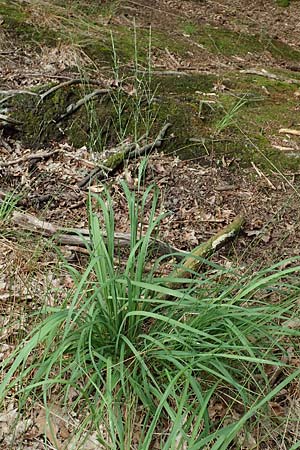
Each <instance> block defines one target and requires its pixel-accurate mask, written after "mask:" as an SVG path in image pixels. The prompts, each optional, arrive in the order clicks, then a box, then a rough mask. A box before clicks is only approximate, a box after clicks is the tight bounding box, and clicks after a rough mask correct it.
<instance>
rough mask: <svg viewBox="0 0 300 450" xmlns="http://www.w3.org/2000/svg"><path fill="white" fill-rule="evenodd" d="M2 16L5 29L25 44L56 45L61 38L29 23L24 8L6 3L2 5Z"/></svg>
mask: <svg viewBox="0 0 300 450" xmlns="http://www.w3.org/2000/svg"><path fill="white" fill-rule="evenodd" d="M0 15H1V17H2V19H3V24H2V27H3V29H4V30H6V31H7V32H9V33H11V34H13V36H14V37H15V38H16V39H17V40H18V41H19V42H22V43H23V44H24V43H25V44H31V45H37V44H38V43H43V44H46V45H55V43H56V41H57V39H58V38H59V34H58V33H56V32H54V31H53V30H50V29H48V28H42V27H38V26H37V25H32V24H30V23H27V22H26V21H27V20H28V15H27V13H26V8H24V7H23V8H21V6H16V5H8V4H6V2H4V5H3V4H1V3H0Z"/></svg>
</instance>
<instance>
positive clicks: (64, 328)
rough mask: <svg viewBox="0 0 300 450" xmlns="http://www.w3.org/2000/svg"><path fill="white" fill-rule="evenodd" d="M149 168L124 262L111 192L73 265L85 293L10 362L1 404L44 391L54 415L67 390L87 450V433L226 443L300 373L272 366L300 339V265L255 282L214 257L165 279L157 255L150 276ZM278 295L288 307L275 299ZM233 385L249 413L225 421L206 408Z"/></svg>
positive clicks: (180, 444) (196, 444)
mask: <svg viewBox="0 0 300 450" xmlns="http://www.w3.org/2000/svg"><path fill="white" fill-rule="evenodd" d="M145 166H146V164H145V163H144V164H141V166H140V172H139V177H138V179H139V183H138V186H137V190H136V191H130V189H129V188H128V187H127V185H126V184H125V183H122V187H123V190H124V195H125V197H126V199H127V204H128V211H129V218H130V225H131V227H130V249H129V252H128V256H127V259H126V261H125V262H122V263H120V264H118V249H117V248H116V245H115V240H114V229H115V224H114V211H113V204H112V199H111V197H110V194H109V192H108V191H105V192H104V193H103V195H102V196H98V195H93V196H91V197H90V199H89V207H88V213H89V224H90V234H91V247H90V256H89V262H88V264H87V267H86V268H85V270H84V271H79V270H76V269H75V268H74V267H73V266H70V265H69V264H67V265H66V267H67V269H68V271H69V273H70V275H71V276H72V278H73V280H74V284H75V289H74V291H73V292H72V293H71V294H70V296H69V297H68V298H66V299H65V301H64V302H62V304H60V305H59V306H56V307H49V308H46V309H45V311H44V319H43V320H42V321H41V323H40V324H39V325H38V326H37V327H36V328H35V329H34V330H33V331H32V332H31V333H30V334H29V336H28V337H27V338H26V339H25V340H24V341H23V342H22V343H21V344H20V345H19V347H18V348H17V349H16V350H15V352H13V354H12V355H11V356H10V357H9V358H8V359H7V360H6V361H4V362H3V363H2V365H1V371H2V373H3V381H2V383H1V385H0V400H1V402H3V401H4V398H5V396H6V395H8V394H11V393H12V392H14V391H15V392H17V395H18V398H19V401H20V407H21V408H22V407H25V405H26V404H27V402H28V401H29V397H30V398H32V397H37V398H40V399H43V401H44V404H45V407H46V410H48V411H49V408H50V407H49V403H50V402H51V400H52V395H53V394H54V393H55V396H56V398H58V397H57V394H58V393H60V394H61V396H60V398H61V399H62V406H65V407H67V408H68V409H69V410H70V409H71V408H72V409H74V413H75V414H76V413H77V414H78V413H79V410H80V414H81V416H82V417H83V419H82V424H81V426H80V427H78V429H77V430H76V434H77V441H78V442H77V444H76V445H77V446H76V448H78V449H79V448H85V446H84V442H83V440H84V436H86V432H85V430H86V429H87V428H88V429H91V430H95V431H96V432H97V436H98V440H99V442H100V444H101V445H102V446H103V447H104V448H107V449H110V450H117V449H118V450H127V449H128V448H130V445H131V442H132V440H133V439H134V436H138V442H137V444H136V445H137V448H138V449H140V450H147V449H151V448H153V445H154V443H156V445H159V448H161V449H162V450H169V449H171V448H189V449H195V450H196V449H199V450H200V449H203V448H211V449H214V450H225V449H227V448H230V444H231V443H232V441H233V440H234V439H235V437H236V436H237V434H238V433H239V432H240V430H241V428H242V427H244V426H245V424H246V423H247V422H248V421H249V420H250V419H251V418H252V417H254V415H255V414H257V413H258V412H259V411H260V410H261V409H262V408H263V407H265V406H266V405H267V403H268V401H270V400H271V399H272V398H273V397H274V396H275V395H277V394H278V392H279V391H280V390H282V389H283V388H284V387H285V386H287V385H288V384H289V383H290V382H291V381H292V380H293V379H294V378H295V377H297V376H298V375H299V370H298V371H293V369H292V368H290V369H289V370H290V375H288V376H287V377H286V378H285V379H284V380H283V381H282V382H281V383H280V384H279V385H278V386H275V387H273V388H272V387H271V386H270V384H269V378H268V375H267V373H266V371H265V368H266V367H268V366H269V365H271V366H272V367H280V366H283V365H284V364H283V363H282V361H281V358H282V356H283V355H284V354H285V346H287V347H288V346H289V341H290V339H293V338H295V337H296V336H297V337H299V335H300V332H299V331H298V330H295V329H291V328H288V327H287V326H285V325H284V324H285V323H286V320H287V318H289V317H291V316H292V315H293V308H294V298H295V296H296V295H298V294H299V292H298V290H299V289H298V288H297V283H295V278H293V277H297V276H298V272H299V270H300V267H299V266H293V267H289V268H286V269H280V266H279V264H278V265H274V266H273V267H270V268H269V269H267V270H264V271H261V272H259V273H258V274H255V275H254V276H252V277H250V278H249V276H248V275H247V274H246V275H245V276H239V277H238V276H237V274H235V273H234V272H231V271H229V270H225V269H224V268H221V267H218V266H216V265H213V264H212V265H211V270H210V269H209V267H210V263H209V262H208V261H206V264H207V265H208V266H207V267H208V269H207V272H206V273H202V274H194V275H196V276H195V277H194V278H191V279H184V280H182V279H180V280H179V279H177V278H176V279H174V277H173V276H172V274H171V275H169V276H168V277H160V276H158V275H157V273H158V271H159V267H160V263H161V262H162V259H158V260H157V261H156V262H155V263H154V264H153V265H152V268H151V269H150V270H148V272H147V271H146V270H145V267H146V262H147V260H148V258H149V257H150V255H151V246H152V241H151V236H152V235H153V234H154V233H155V232H156V230H157V228H158V226H159V223H160V220H161V219H162V217H163V216H157V213H156V209H157V203H158V196H159V192H158V190H157V188H156V187H155V186H149V187H148V188H146V189H145V187H144V186H142V180H143V173H144V169H145ZM98 208H100V210H101V211H102V216H103V224H102V225H101V224H100V222H99V216H98V213H96V210H97V209H98ZM146 215H147V217H148V223H147V226H146V228H145V229H143V227H142V226H141V223H142V219H143V223H144V222H145V217H146ZM144 227H145V225H144ZM295 261H296V260H295ZM281 280H283V281H282V282H281ZM289 280H290V281H289ZM175 284H176V285H177V286H178V284H180V285H182V286H183V287H182V288H181V289H175V288H172V287H171V286H172V285H173V286H174V285H175ZM272 293H273V294H274V293H276V294H277V296H278V298H280V303H278V304H273V303H272V302H270V301H269V300H268V295H271V294H272ZM287 369H288V367H287ZM70 389H72V390H73V391H75V392H76V399H75V400H74V399H73V400H72V402H70V400H69V399H70ZM223 391H224V392H225V393H226V392H227V393H228V392H229V393H230V395H229V397H228V398H231V402H232V403H231V406H230V408H234V406H235V404H236V402H239V403H240V404H242V405H244V408H245V410H244V414H242V415H241V418H240V419H238V420H234V419H233V417H231V416H229V421H227V425H225V424H222V423H221V424H220V426H219V427H216V426H215V425H214V424H213V423H211V421H210V417H209V413H208V404H209V402H210V400H211V398H212V396H214V395H215V394H216V393H218V395H220V394H221V393H222V392H223ZM230 408H229V410H230ZM166 430H168V431H166ZM158 436H160V437H158ZM82 439H83V440H82Z"/></svg>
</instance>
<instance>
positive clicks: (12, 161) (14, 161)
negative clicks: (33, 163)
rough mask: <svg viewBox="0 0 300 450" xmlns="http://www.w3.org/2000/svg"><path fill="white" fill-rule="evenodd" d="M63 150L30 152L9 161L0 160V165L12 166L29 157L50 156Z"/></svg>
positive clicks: (27, 159)
mask: <svg viewBox="0 0 300 450" xmlns="http://www.w3.org/2000/svg"><path fill="white" fill-rule="evenodd" d="M62 151H63V150H61V149H56V150H53V151H51V152H40V153H31V154H30V155H25V156H22V157H20V158H17V159H14V160H11V161H0V167H8V166H13V165H14V164H19V163H23V162H26V161H30V160H31V159H46V158H50V156H53V155H55V154H56V153H61V152H62Z"/></svg>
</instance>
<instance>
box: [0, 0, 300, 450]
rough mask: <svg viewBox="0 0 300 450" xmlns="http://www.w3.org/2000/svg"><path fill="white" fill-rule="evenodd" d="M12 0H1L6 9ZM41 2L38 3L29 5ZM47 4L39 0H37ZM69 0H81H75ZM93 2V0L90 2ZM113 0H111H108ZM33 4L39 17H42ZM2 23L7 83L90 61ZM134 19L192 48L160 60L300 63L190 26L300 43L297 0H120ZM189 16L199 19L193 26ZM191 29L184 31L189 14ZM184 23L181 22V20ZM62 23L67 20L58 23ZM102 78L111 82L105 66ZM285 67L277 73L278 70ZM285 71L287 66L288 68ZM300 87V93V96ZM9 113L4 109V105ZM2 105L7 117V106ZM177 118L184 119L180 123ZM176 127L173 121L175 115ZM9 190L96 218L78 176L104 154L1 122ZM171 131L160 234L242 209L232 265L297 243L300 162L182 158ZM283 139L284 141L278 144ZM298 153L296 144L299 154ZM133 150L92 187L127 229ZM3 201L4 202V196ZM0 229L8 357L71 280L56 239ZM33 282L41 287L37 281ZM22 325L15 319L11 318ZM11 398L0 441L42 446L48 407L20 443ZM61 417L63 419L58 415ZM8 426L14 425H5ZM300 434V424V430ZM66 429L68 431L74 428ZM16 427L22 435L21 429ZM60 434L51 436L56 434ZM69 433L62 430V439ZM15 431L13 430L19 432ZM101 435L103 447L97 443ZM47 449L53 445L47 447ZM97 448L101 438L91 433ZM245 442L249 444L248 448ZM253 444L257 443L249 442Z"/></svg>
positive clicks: (17, 85) (175, 64) (120, 23)
mask: <svg viewBox="0 0 300 450" xmlns="http://www.w3.org/2000/svg"><path fill="white" fill-rule="evenodd" d="M9 3H10V2H9V1H7V2H6V1H3V0H2V1H0V6H1V7H2V10H3V11H5V10H4V9H3V8H5V6H9ZM21 3H24V5H25V6H27V7H31V9H32V11H31V12H32V15H31V21H33V20H37V21H39V20H40V19H41V16H39V14H41V5H38V4H36V3H35V2H30V0H28V1H25V2H21V1H20V2H11V4H17V5H18V4H21ZM31 3H32V5H31ZM40 3H42V2H40ZM67 3H72V2H67ZM86 3H89V2H86ZM102 3H103V5H104V6H105V5H107V4H108V3H110V2H102ZM35 8H36V12H37V14H36V17H35V16H34V14H33V13H34V12H35ZM1 14H2V16H1V17H0V27H1V25H6V26H4V27H2V29H1V28H0V56H1V60H0V77H1V79H0V83H1V84H0V89H1V92H4V91H6V92H7V91H8V90H21V89H29V88H33V87H36V86H38V85H41V84H44V83H46V82H53V81H54V82H61V81H64V80H66V79H70V78H76V77H77V76H78V74H77V73H75V72H73V70H72V67H73V64H74V58H75V59H76V61H78V58H79V59H80V60H81V62H82V63H83V64H87V65H88V64H90V58H89V57H88V56H87V55H86V54H85V53H82V52H81V50H80V49H79V48H78V49H77V50H76V52H77V53H76V52H75V53H76V54H75V53H74V49H72V51H71V50H69V47H68V46H64V45H62V44H59V43H58V44H57V45H56V46H55V45H53V46H52V48H51V51H50V50H49V46H48V45H44V44H43V43H41V42H39V44H38V46H32V45H31V44H28V43H26V42H24V41H22V40H20V38H19V36H18V35H17V34H15V33H14V30H13V29H9V26H7V23H8V22H7V19H6V16H5V13H3V12H2V13H1ZM134 18H135V21H136V24H137V26H138V27H140V28H147V27H149V25H152V27H153V29H162V28H163V29H164V31H165V32H168V33H169V35H170V37H171V38H172V40H173V41H175V42H176V40H177V39H179V35H180V39H183V40H185V41H186V45H187V46H188V48H189V50H188V51H186V52H183V53H180V54H176V53H175V52H170V51H167V50H162V49H161V48H160V49H154V52H153V64H154V69H155V70H157V71H158V70H168V71H178V72H180V71H183V70H186V71H195V72H203V73H207V72H210V73H217V74H218V75H222V73H223V72H226V73H227V72H228V71H239V70H241V69H249V68H253V67H255V68H259V69H265V70H275V72H276V70H280V71H282V70H286V71H287V72H286V74H287V76H288V77H289V78H291V76H293V74H294V75H295V76H297V73H298V72H300V59H299V60H298V61H297V59H295V60H293V61H292V60H290V59H288V58H285V57H276V58H275V57H274V55H273V54H272V52H270V51H266V52H260V53H257V54H255V53H251V52H246V53H245V54H243V55H242V56H240V55H239V56H237V55H235V54H234V51H233V52H231V53H232V54H228V53H227V54H224V53H222V52H221V51H220V52H216V53H212V52H211V51H209V50H208V49H207V48H205V47H203V46H202V47H201V45H200V44H197V42H196V41H194V39H193V27H192V26H198V25H199V26H202V25H203V24H205V25H207V24H208V25H210V26H211V27H213V28H216V29H218V28H220V27H222V29H225V30H229V31H232V32H234V33H245V34H250V35H262V36H268V38H270V39H274V40H275V41H278V42H280V43H283V44H287V45H289V46H290V48H291V49H294V50H295V51H300V40H299V34H300V2H299V1H291V4H290V6H289V7H288V8H280V7H279V6H278V5H277V4H276V2H275V1H274V0H267V1H254V0H247V1H245V0H220V1H219V2H216V1H213V0H211V1H209V0H208V1H204V0H203V1H201V0H198V1H197V0H194V1H182V0H178V1H177V0H156V1H154V0H150V1H149V0H147V1H146V0H140V1H138V2H135V1H128V0H127V1H123V2H117V3H116V5H115V7H114V9H113V12H111V15H110V16H109V18H107V17H106V19H105V20H107V26H109V25H110V24H112V25H113V26H115V27H126V26H128V24H130V23H132V21H133V19H134ZM190 22H192V26H190ZM182 23H183V24H184V26H185V27H186V31H184V32H182V31H179V29H180V27H179V25H180V24H182ZM178 24H179V25H178ZM57 26H58V27H59V21H58V25H57ZM91 71H92V75H93V77H94V78H95V77H97V76H98V77H99V79H101V80H105V81H106V83H107V84H109V83H110V82H111V79H110V78H109V76H108V72H107V67H106V66H105V67H103V71H100V72H99V63H97V73H95V70H94V69H91ZM276 73H277V72H276ZM281 73H282V72H281ZM299 98H300V97H299ZM0 114H1V115H3V114H4V115H5V114H6V111H5V109H2V108H1V104H0ZM1 115H0V120H2V119H3V117H2V116H1ZM175 126H176V125H175ZM173 127H174V125H173ZM293 128H294V129H296V130H300V119H299V116H295V120H294V124H293ZM0 133H1V135H0V198H3V197H4V195H5V194H6V193H8V192H10V193H14V194H18V193H22V197H21V199H20V200H19V204H18V207H19V209H20V211H23V212H26V213H30V214H32V215H34V216H36V217H38V218H40V219H43V220H47V221H49V222H52V223H53V224H56V225H58V226H63V227H81V228H84V227H87V226H88V219H87V212H86V199H87V191H86V190H85V189H80V188H79V187H78V182H79V181H80V180H81V179H82V178H83V177H84V176H86V174H87V173H89V172H90V171H91V170H93V169H94V168H95V166H96V165H97V161H96V160H95V155H94V154H93V152H92V151H90V149H89V148H87V146H83V147H80V148H76V147H75V146H74V145H72V144H71V143H69V142H67V141H62V140H61V141H60V142H55V141H51V142H49V143H48V145H45V146H44V147H43V149H40V150H38V152H44V153H48V155H46V156H41V154H40V153H38V155H36V156H32V155H33V154H36V153H37V150H35V149H32V148H30V147H29V146H26V145H24V144H23V143H22V139H20V138H19V137H18V138H15V137H14V134H13V133H10V131H9V130H8V128H7V124H6V125H5V126H2V122H1V121H0ZM171 140H172V129H171V130H170V131H169V132H168V136H167V138H166V140H165V142H164V143H163V145H162V152H160V153H158V152H156V151H153V152H152V154H151V155H150V157H149V162H148V167H147V172H146V180H145V181H146V185H149V184H150V183H156V184H157V186H158V187H159V188H160V191H161V196H160V201H159V212H167V213H168V215H167V217H166V218H165V219H163V221H162V223H161V226H160V229H159V238H160V239H161V240H163V241H165V242H168V243H170V244H172V245H174V246H175V247H177V248H179V249H181V250H191V249H193V248H194V247H195V246H197V245H199V244H201V243H202V242H205V241H206V240H207V239H209V238H210V237H211V236H212V235H214V234H215V233H216V232H218V231H219V230H220V229H221V228H222V227H224V226H226V225H227V224H228V223H230V222H231V221H232V220H233V219H234V218H235V217H236V216H237V215H242V216H244V218H245V225H244V227H243V230H242V231H241V233H240V234H239V236H238V237H237V238H236V239H235V240H234V241H233V242H231V243H229V244H227V245H226V246H225V247H224V248H223V249H222V250H220V251H219V252H218V253H217V254H216V255H214V257H213V258H214V261H215V262H217V263H219V264H220V265H222V266H224V267H228V268H229V267H237V268H238V269H239V270H241V271H243V272H245V271H248V270H249V272H252V271H255V270H258V269H260V268H261V267H264V266H266V265H270V264H272V263H275V262H278V261H281V260H283V259H285V258H290V257H293V256H299V254H300V195H299V189H300V172H299V171H298V169H295V170H292V169H291V168H289V169H286V170H283V171H282V170H280V171H278V170H276V167H274V168H273V170H269V171H265V170H264V169H262V168H260V167H257V165H256V164H252V165H251V164H250V165H249V166H248V167H245V166H244V165H243V164H241V163H240V160H239V158H238V157H227V156H226V155H223V156H222V155H218V156H216V155H212V154H207V155H202V156H201V158H199V159H197V158H192V159H187V160H181V159H179V158H178V157H177V156H175V155H172V154H171V155H170V154H167V153H168V143H169V142H171ZM291 140H292V141H293V145H294V147H293V148H294V149H296V150H298V148H299V145H300V136H299V135H297V134H295V135H293V136H292V137H291V136H288V137H286V142H285V144H286V145H290V146H291V145H292V144H291ZM280 144H282V142H281V143H280ZM296 158H298V155H296ZM140 160H141V159H138V160H137V161H130V162H129V163H128V165H127V167H126V168H124V167H121V168H119V169H118V170H116V171H115V172H114V173H113V175H112V176H109V177H108V178H107V179H106V180H104V182H103V181H101V182H99V181H97V180H96V179H95V180H94V181H93V183H92V187H91V189H92V191H93V192H96V193H97V192H98V193H101V192H102V190H103V185H105V184H106V185H107V186H109V187H110V189H111V192H112V196H113V201H114V208H115V217H116V231H120V232H125V233H126V232H128V231H129V220H128V216H127V210H126V205H125V200H124V195H123V193H122V192H121V189H120V187H119V181H120V179H125V180H126V181H127V183H128V184H129V186H131V187H134V186H135V183H136V177H137V168H138V166H139V162H140ZM0 208H1V204H0ZM1 228H2V230H1V235H0V267H1V269H2V270H1V274H0V299H1V305H0V325H1V327H3V329H4V328H5V327H6V330H7V331H6V334H4V335H3V336H2V342H1V345H0V357H1V358H5V357H6V356H7V355H8V354H9V352H10V351H11V349H12V348H13V347H14V345H15V342H16V339H17V336H18V332H19V330H20V329H25V330H26V323H23V320H25V319H24V318H25V311H26V310H28V309H31V310H32V309H38V308H39V307H40V306H41V305H40V300H39V299H40V298H42V295H43V293H44V292H45V289H46V290H47V293H48V294H47V296H48V299H49V300H48V301H49V304H51V302H57V301H59V299H57V291H58V290H59V292H60V294H59V295H60V296H61V298H62V297H63V296H64V295H65V294H66V293H67V292H68V289H70V287H71V281H70V279H69V277H68V275H67V274H66V273H64V272H63V271H61V272H60V273H58V269H57V268H58V267H59V258H58V256H57V254H56V253H55V251H54V250H53V248H52V247H51V246H49V245H48V244H47V239H42V238H41V236H40V234H39V233H36V234H33V235H32V234H26V233H24V231H23V230H22V229H21V228H17V227H15V226H11V225H10V224H9V223H4V224H3V226H2V227H1ZM61 251H62V252H63V254H64V255H65V256H66V258H67V259H68V260H69V261H71V262H73V263H74V264H79V263H82V261H84V258H85V255H84V253H82V249H78V248H76V246H63V247H62V248H61ZM33 286H34V289H33ZM12 319H16V321H17V325H13V326H8V323H9V321H12V322H14V320H12ZM6 406H7V409H6V411H5V412H4V413H3V414H0V428H1V425H3V429H2V431H1V429H0V443H1V444H0V448H2V449H3V450H4V449H6V448H10V449H17V448H22V449H44V448H48V447H45V446H44V445H45V444H44V442H43V440H42V439H41V438H40V435H41V430H42V428H43V426H44V424H45V417H44V416H43V413H42V408H40V407H39V406H38V407H37V408H36V409H35V413H34V414H35V415H34V416H32V415H31V416H30V417H27V418H26V419H23V418H22V420H20V421H19V427H18V429H17V430H16V434H17V438H18V439H21V438H22V444H20V445H21V446H18V445H17V444H16V443H14V444H12V441H11V439H12V436H11V435H10V434H9V433H8V429H9V425H10V422H11V421H12V420H15V418H16V417H17V414H18V413H17V406H16V404H15V403H14V402H13V401H12V402H11V403H10V402H9V401H8V403H7V405H6ZM57 427H58V428H60V430H61V427H62V425H61V424H59V425H57ZM5 430H6V431H5ZM295 433H296V431H295ZM65 435H66V436H67V435H68V432H67V431H65ZM14 438H15V436H14ZM50 440H51V439H50ZM62 441H63V438H62ZM14 442H15V440H14ZM93 445H94V446H93ZM49 448H50V447H49ZM87 448H90V449H97V448H100V447H97V444H95V443H94V444H93V442H92V441H91V444H90V446H89V447H87ZM243 448H244V447H243ZM245 448H250V447H245ZM255 448H261V449H275V448H282V449H283V448H285V447H278V442H276V441H272V439H270V443H269V444H268V443H264V444H261V446H260V447H255Z"/></svg>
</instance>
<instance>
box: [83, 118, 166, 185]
mask: <svg viewBox="0 0 300 450" xmlns="http://www.w3.org/2000/svg"><path fill="white" fill-rule="evenodd" d="M170 126H171V124H170V123H166V124H165V125H164V126H163V127H162V129H161V130H160V132H159V133H158V135H157V137H156V139H155V140H154V141H153V142H151V143H150V144H146V145H144V146H143V147H138V145H137V144H128V145H125V146H122V147H121V149H120V151H119V153H116V152H114V151H113V149H112V150H111V151H110V153H113V155H112V156H110V157H108V158H107V159H106V160H104V161H103V164H102V167H96V168H95V169H93V170H92V171H91V172H90V173H89V174H88V175H86V176H85V177H84V178H83V179H82V180H81V181H79V183H78V187H80V188H85V187H87V186H88V185H89V184H90V183H91V182H92V181H93V179H95V178H97V179H98V180H103V179H104V178H107V176H108V172H109V173H112V172H113V171H115V170H116V169H117V168H118V167H119V166H121V165H122V163H124V160H125V158H127V159H131V158H134V157H138V156H142V155H145V154H146V153H148V152H149V151H151V150H153V149H154V148H159V147H161V145H162V143H163V139H164V137H165V134H166V132H167V130H168V128H169V127H170Z"/></svg>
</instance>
